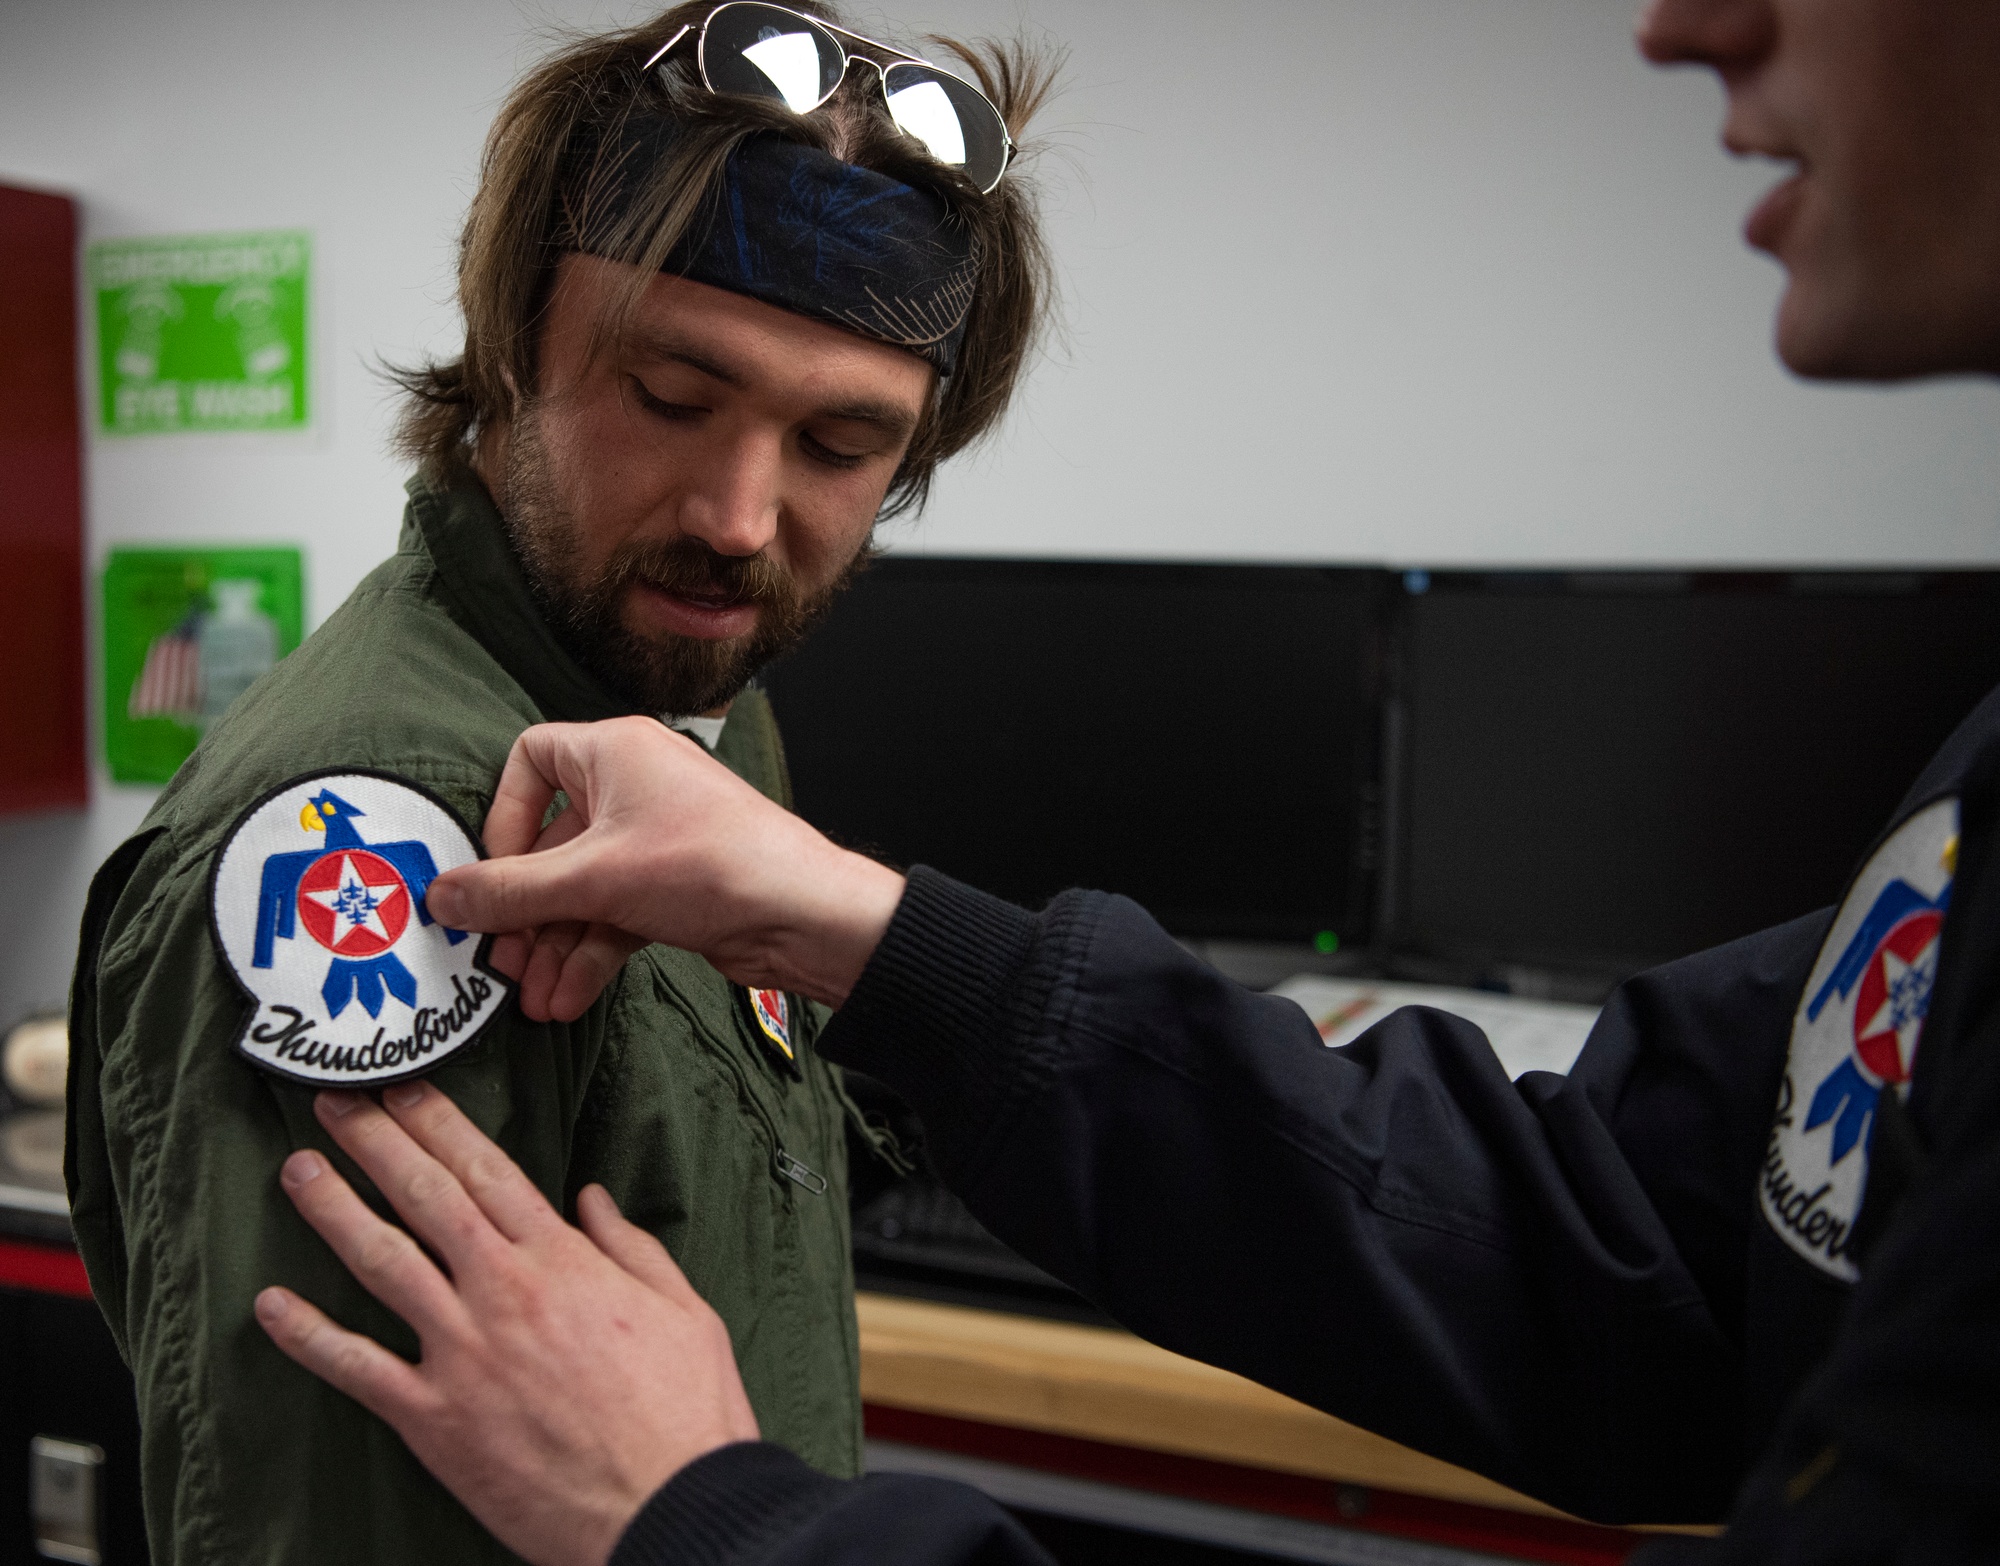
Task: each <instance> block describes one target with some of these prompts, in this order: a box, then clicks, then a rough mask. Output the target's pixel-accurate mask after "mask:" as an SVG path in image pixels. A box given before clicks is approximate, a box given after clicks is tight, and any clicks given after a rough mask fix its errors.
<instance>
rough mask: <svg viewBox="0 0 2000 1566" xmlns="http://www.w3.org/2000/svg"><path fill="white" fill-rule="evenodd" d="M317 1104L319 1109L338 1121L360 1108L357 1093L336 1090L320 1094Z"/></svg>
mask: <svg viewBox="0 0 2000 1566" xmlns="http://www.w3.org/2000/svg"><path fill="white" fill-rule="evenodd" d="M318 1102H319V1107H320V1108H321V1109H323V1110H325V1111H326V1112H327V1113H328V1114H329V1115H332V1116H333V1117H334V1119H336V1120H338V1119H340V1118H342V1117H343V1116H345V1115H351V1114H353V1113H354V1111H355V1110H357V1109H359V1108H360V1107H361V1095H360V1094H359V1093H343V1092H340V1091H338V1090H333V1089H329V1090H328V1091H327V1092H324V1093H322V1094H320V1096H319V1100H318Z"/></svg>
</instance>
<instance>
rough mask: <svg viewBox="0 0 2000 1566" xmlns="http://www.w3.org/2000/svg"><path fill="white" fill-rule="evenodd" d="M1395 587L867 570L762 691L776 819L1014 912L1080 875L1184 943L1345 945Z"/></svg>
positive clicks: (1033, 568) (929, 567) (1071, 567)
mask: <svg viewBox="0 0 2000 1566" xmlns="http://www.w3.org/2000/svg"><path fill="white" fill-rule="evenodd" d="M1393 581H1394V579H1393V578H1392V577H1390V576H1389V575H1387V574H1386V573H1383V572H1379V571H1367V570H1339V569H1321V568H1316V567H1304V566H1254V565H1205V564H1160V563H1137V562H1129V563H1128V562H1086V561H1059V562H1057V561H1024V560H981V559H938V558H905V557H898V556H889V557H886V558H884V559H882V560H879V561H877V562H876V563H875V564H874V565H873V566H872V567H871V568H870V569H869V570H868V571H867V572H866V573H865V574H864V575H863V576H862V578H861V579H860V581H859V582H858V583H857V584H856V585H855V587H854V588H853V589H852V591H851V592H849V594H848V595H847V596H846V597H845V598H844V599H843V600H842V601H841V602H840V604H839V605H838V606H837V607H836V608H835V609H834V611H833V614H832V615H831V617H830V618H829V619H828V621H827V622H826V624H825V625H823V626H822V627H821V628H820V629H819V630H817V631H815V632H814V633H813V635H812V636H811V637H810V638H809V639H808V640H807V642H806V643H805V644H804V645H803V646H802V647H801V648H800V649H799V650H798V651H797V652H795V653H794V654H792V655H791V656H790V657H788V658H787V659H785V660H784V661H783V662H782V663H780V664H779V665H777V666H776V667H775V668H774V669H773V670H772V671H771V672H770V673H769V674H768V675H767V677H766V684H767V686H768V688H769V691H770V694H771V698H772V701H773V704H774V705H775V707H776V709H777V713H778V719H779V724H780V726H781V728H782V730H783V733H784V739H785V748H786V754H787V758H788V760H789V762H790V765H791V771H792V777H793V781H794V786H795V789H796V792H797V804H798V808H799V810H800V812H801V813H802V814H803V815H804V816H805V817H806V819H807V820H809V821H811V822H813V823H814V824H815V825H816V826H818V827H820V828H821V829H822V830H823V831H825V832H827V833H828V834H829V835H830V836H832V837H833V838H835V839H836V840H838V841H841V842H845V843H848V844H850V845H853V846H856V847H860V848H865V849H869V850H872V851H874V852H877V853H879V854H880V855H882V856H883V857H885V858H886V859H888V860H890V861H892V862H894V863H897V864H900V865H910V864H916V863H923V864H928V865H932V866H935V867H936V868H938V869H940V870H943V871H946V872H947V873H949V874H951V875H954V876H957V877H959V878H961V879H963V880H966V881H969V882H971V883H972V884H973V885H976V886H979V887H982V888H984V889H986V890H988V891H991V892H995V893H997V894H999V895H1000V896H1003V897H1006V898H1010V899H1012V900H1015V901H1017V902H1021V903H1024V904H1027V905H1030V906H1038V905H1040V904H1041V903H1043V902H1044V901H1046V900H1047V899H1048V898H1049V897H1050V896H1051V895H1052V894H1054V893H1056V892H1059V891H1061V890H1063V889H1064V888H1066V887H1071V886H1087V887H1096V888H1100V889H1104V890H1108V891H1115V892H1123V893H1125V894H1126V895H1127V896H1130V897H1132V898H1135V899H1136V900H1137V901H1138V902H1140V903H1141V904H1143V905H1144V906H1145V907H1146V908H1147V909H1148V910H1150V911H1151V912H1152V913H1153V914H1154V915H1155V916H1156V917H1157V918H1159V919H1160V920H1161V922H1162V923H1164V924H1165V925H1166V927H1167V928H1168V929H1169V930H1171V931H1173V932H1174V933H1175V934H1177V935H1181V936H1187V937H1209V938H1223V937H1230V938H1237V939H1242V940H1253V941H1275V942H1297V943H1311V942H1317V943H1318V944H1319V945H1320V947H1321V948H1322V949H1326V948H1330V947H1332V946H1333V945H1335V944H1336V943H1352V942H1354V941H1356V940H1358V939H1360V938H1362V937H1363V936H1364V935H1365V934H1366V928H1367V920H1368V915H1369V911H1370V906H1371V901H1372V898H1371V887H1370V881H1369V874H1370V866H1371V862H1372V854H1373V834H1372V830H1371V810H1372V808H1373V798H1374V795H1373V790H1374V785H1375V779H1376V776H1377V754H1376V751H1377V739H1378V731H1379V723H1380V715H1379V714H1380V708H1379V698H1378V686H1377V672H1378V668H1379V665H1380V658H1379V656H1378V650H1379V649H1378V642H1379V635H1380V625H1381V619H1380V610H1381V607H1382V605H1383V604H1384V603H1385V602H1386V598H1387V594H1388V593H1389V591H1390V590H1391V588H1392V586H1393Z"/></svg>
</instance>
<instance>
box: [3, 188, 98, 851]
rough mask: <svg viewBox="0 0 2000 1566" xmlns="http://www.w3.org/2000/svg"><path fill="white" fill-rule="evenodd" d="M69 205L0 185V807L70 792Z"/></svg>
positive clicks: (70, 798) (59, 801) (76, 453)
mask: <svg viewBox="0 0 2000 1566" xmlns="http://www.w3.org/2000/svg"><path fill="white" fill-rule="evenodd" d="M76 308H77V301H76V205H75V203H74V202H71V201H69V200H68V199H66V198H65V197H62V196H52V195H47V194H44V193H42V192H39V191H30V190H16V189H13V188H11V187H8V186H5V185H0V811H16V810H44V809H48V808H50V807H52V806H63V805H81V804H84V803H85V802H86V800H87V799H88V797H89V777H88V772H87V769H86V765H85V760H84V698H83V451H82V430H81V428H80V426H79V423H78V415H79V405H78V400H77V386H76V366H77V351H76V344H77V329H76V327H77V322H76Z"/></svg>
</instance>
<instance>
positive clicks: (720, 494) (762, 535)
mask: <svg viewBox="0 0 2000 1566" xmlns="http://www.w3.org/2000/svg"><path fill="white" fill-rule="evenodd" d="M781 456H782V453H781V452H780V450H779V448H778V442H777V441H776V440H775V439H767V438H764V437H762V436H760V435H756V434H750V433H745V434H743V435H740V436H738V437H737V438H735V439H733V440H732V441H730V442H729V444H728V445H726V446H724V447H722V448H721V449H719V450H716V451H715V452H714V453H713V461H712V462H711V463H710V464H708V465H707V471H706V472H704V473H703V474H702V475H701V476H700V478H699V479H698V480H697V481H696V483H695V484H693V485H692V486H691V487H690V488H689V489H688V490H686V491H685V492H684V493H683V495H682V498H681V505H680V517H679V519H678V520H679V523H680V531H681V532H682V533H684V534H686V535H688V536H689V537H693V538H698V539H700V540H701V541H702V542H703V543H705V544H707V545H708V547H709V548H711V549H713V550H714V551H715V552H716V553H717V554H719V555H736V556H748V555H754V554H756V553H757V552H758V551H759V550H760V549H763V548H765V547H766V546H767V545H769V544H770V543H771V541H772V540H773V539H775V538H776V537H777V536H778V512H779V508H780V496H779V480H780V476H781V474H782V471H783V463H782V462H781V460H780V458H781Z"/></svg>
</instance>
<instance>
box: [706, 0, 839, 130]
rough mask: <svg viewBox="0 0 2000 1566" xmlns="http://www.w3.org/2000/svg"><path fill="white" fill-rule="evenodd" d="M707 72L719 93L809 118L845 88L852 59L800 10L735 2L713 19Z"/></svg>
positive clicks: (749, 1)
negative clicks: (845, 74) (842, 85)
mask: <svg viewBox="0 0 2000 1566" xmlns="http://www.w3.org/2000/svg"><path fill="white" fill-rule="evenodd" d="M701 69H702V74H703V75H704V76H705V77H706V78H707V80H708V85H709V87H710V88H711V89H712V90H714V91H716V92H727V93H736V94H738V95H740V96H742V97H745V98H770V99H773V100H775V101H777V102H779V103H782V104H784V105H785V107H786V108H788V109H791V110H792V111H794V112H795V113H798V114H804V113H806V112H807V111H808V110H810V109H816V108H818V107H819V106H820V105H821V104H822V103H824V102H825V101H826V100H827V98H828V97H829V96H830V95H831V94H832V92H833V90H834V88H836V87H838V86H839V85H840V78H841V74H842V73H843V72H844V71H845V70H846V69H847V56H846V55H845V54H844V53H843V52H842V51H841V47H840V44H839V41H838V40H837V39H835V38H834V36H833V34H831V33H829V32H828V31H827V30H826V29H825V28H823V27H819V26H817V25H815V24H814V23H813V22H812V21H811V20H810V19H809V18H807V17H803V16H800V15H799V14H798V13H797V12H796V11H787V10H785V9H784V8H783V7H782V6H775V5H758V4H755V3H754V0H734V3H732V4H730V5H724V6H719V7H717V8H716V9H715V10H714V11H712V12H711V13H710V14H709V18H708V25H707V26H706V27H705V28H704V29H703V30H702V37H701Z"/></svg>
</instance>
